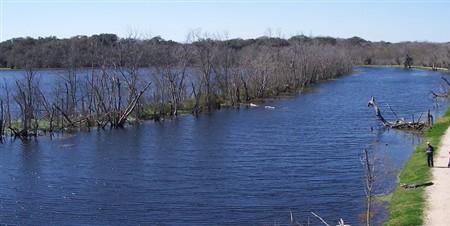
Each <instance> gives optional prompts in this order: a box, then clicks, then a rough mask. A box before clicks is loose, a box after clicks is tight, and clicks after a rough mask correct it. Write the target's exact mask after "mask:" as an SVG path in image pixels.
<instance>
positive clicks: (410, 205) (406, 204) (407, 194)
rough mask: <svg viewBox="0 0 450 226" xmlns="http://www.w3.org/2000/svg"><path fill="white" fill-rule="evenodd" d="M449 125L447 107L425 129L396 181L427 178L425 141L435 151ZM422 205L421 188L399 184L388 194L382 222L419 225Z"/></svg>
mask: <svg viewBox="0 0 450 226" xmlns="http://www.w3.org/2000/svg"><path fill="white" fill-rule="evenodd" d="M449 126H450V109H449V110H447V112H446V113H445V115H444V116H443V117H442V118H440V119H439V120H438V121H437V123H436V124H435V125H434V126H433V128H432V129H430V130H428V131H427V132H425V136H424V138H425V141H424V142H423V143H422V144H420V145H418V146H417V147H416V149H415V151H414V153H413V154H412V155H411V158H410V159H409V161H408V162H407V163H406V165H405V167H404V169H403V171H402V172H401V173H400V176H399V185H400V184H410V183H421V182H429V181H430V180H431V170H430V168H428V166H427V163H426V157H425V145H426V141H430V142H431V143H432V144H433V146H435V147H436V152H438V151H439V144H440V141H441V137H442V136H443V135H444V133H445V131H446V130H447V128H448V127H449ZM424 208H425V188H423V187H421V188H417V189H408V190H406V189H403V188H401V187H399V186H397V188H396V189H395V191H394V193H393V194H392V199H391V204H390V207H389V219H388V220H387V221H386V223H385V225H395V226H397V225H423V217H424V216H423V214H424Z"/></svg>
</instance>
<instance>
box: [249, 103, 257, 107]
mask: <svg viewBox="0 0 450 226" xmlns="http://www.w3.org/2000/svg"><path fill="white" fill-rule="evenodd" d="M250 107H258V105H256V104H254V103H250Z"/></svg>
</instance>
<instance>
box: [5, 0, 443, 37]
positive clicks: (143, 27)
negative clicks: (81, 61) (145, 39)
mask: <svg viewBox="0 0 450 226" xmlns="http://www.w3.org/2000/svg"><path fill="white" fill-rule="evenodd" d="M0 2H1V3H0V9H1V10H0V11H1V12H0V13H1V15H0V20H1V21H0V24H1V26H0V31H1V35H0V36H1V37H0V38H1V39H2V41H3V40H7V39H10V38H13V37H23V36H31V37H38V36H50V35H52V36H57V37H71V36H74V35H79V34H80V35H92V34H98V33H116V34H118V35H119V36H121V37H124V36H127V34H128V33H129V32H130V30H134V31H139V32H140V33H141V34H143V35H146V36H149V35H151V36H156V35H160V36H162V37H163V38H165V39H172V40H176V41H184V40H185V37H186V34H187V33H188V32H189V31H190V30H193V29H198V28H201V30H202V31H203V32H208V33H221V34H224V33H227V34H228V37H229V38H235V37H240V38H251V37H259V36H262V35H265V34H267V33H268V32H267V31H268V29H269V28H270V29H271V30H272V35H274V36H278V35H279V34H282V35H283V36H284V37H289V36H291V35H295V34H305V35H313V36H319V35H325V36H334V37H343V38H346V37H352V36H360V37H362V38H365V39H368V40H372V41H378V40H385V41H391V42H398V41H416V40H417V41H434V42H447V41H450V0H434V1H433V0H432V1H425V0H424V1H418V0H416V1H414V0H412V1H407V0H384V1H383V0H381V1H375V0H366V1H356V0H347V1H332V0H328V1H324V0H322V1H320V0H319V1H312V0H303V1H300V0H297V1H295V0H281V1H275V0H231V1H225V0H220V1H212V0H211V1H210V0H195V1H193V0H178V1H176V0H167V1H162V0H158V1H155V0H153V1H152V0H147V1H146V0H129V1H126V0H91V1H89V0H59V1H58V0H0Z"/></svg>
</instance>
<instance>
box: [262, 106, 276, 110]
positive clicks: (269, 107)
mask: <svg viewBox="0 0 450 226" xmlns="http://www.w3.org/2000/svg"><path fill="white" fill-rule="evenodd" d="M264 108H265V109H269V110H273V109H275V107H273V106H265V107H264Z"/></svg>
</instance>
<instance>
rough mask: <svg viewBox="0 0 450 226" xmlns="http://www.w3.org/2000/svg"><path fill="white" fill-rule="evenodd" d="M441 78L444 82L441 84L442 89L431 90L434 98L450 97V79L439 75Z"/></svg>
mask: <svg viewBox="0 0 450 226" xmlns="http://www.w3.org/2000/svg"><path fill="white" fill-rule="evenodd" d="M441 79H442V81H443V82H444V85H442V91H441V92H435V91H433V90H432V91H431V94H432V95H433V97H434V98H440V97H441V98H450V81H449V80H448V79H447V78H445V77H441Z"/></svg>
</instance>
